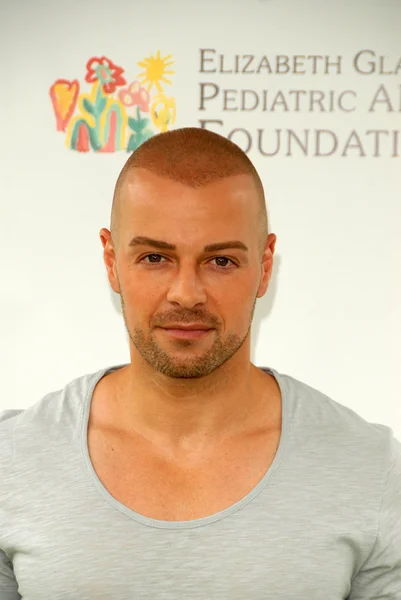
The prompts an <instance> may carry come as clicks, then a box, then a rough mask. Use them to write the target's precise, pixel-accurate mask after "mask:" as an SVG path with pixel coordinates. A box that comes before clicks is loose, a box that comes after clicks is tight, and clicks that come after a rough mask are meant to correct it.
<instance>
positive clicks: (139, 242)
mask: <svg viewBox="0 0 401 600" xmlns="http://www.w3.org/2000/svg"><path fill="white" fill-rule="evenodd" d="M128 246H129V247H130V248H132V247H134V246H153V247H154V248H160V249H162V250H177V246H175V245H174V244H169V243H168V242H164V241H162V240H152V239H151V238H148V237H145V236H143V235H137V236H135V237H134V238H132V240H131V241H130V243H129V244H128ZM227 248H237V249H238V250H245V252H248V247H247V246H245V244H244V243H243V242H240V241H238V240H233V241H230V242H218V243H216V244H208V245H207V246H205V247H204V248H203V251H204V252H216V251H217V250H226V249H227Z"/></svg>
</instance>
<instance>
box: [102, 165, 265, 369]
mask: <svg viewBox="0 0 401 600" xmlns="http://www.w3.org/2000/svg"><path fill="white" fill-rule="evenodd" d="M121 194H122V196H121V212H120V218H119V235H118V247H117V248H116V249H115V259H114V266H112V267H110V262H109V266H108V270H109V279H110V283H111V285H112V287H113V289H114V291H116V292H117V293H120V295H121V304H122V310H123V315H124V321H125V325H126V328H127V331H128V333H129V337H130V340H131V343H132V344H133V347H134V348H132V347H131V352H132V351H134V352H135V349H136V351H138V352H139V353H140V354H141V355H142V357H143V358H144V359H145V360H146V361H147V362H148V363H149V364H150V365H151V366H152V367H153V368H154V369H155V370H157V371H158V372H160V373H163V374H165V375H167V376H169V377H173V378H191V377H202V376H205V375H208V374H209V373H211V372H212V371H214V370H215V369H216V368H218V367H219V366H220V365H222V364H223V363H224V362H226V361H227V360H228V359H230V358H231V357H232V356H233V355H234V354H235V353H236V352H237V350H239V348H240V347H241V346H242V344H243V342H244V341H245V340H246V338H247V337H248V334H249V331H250V326H251V322H252V317H253V313H254V309H255V304H256V298H257V297H259V296H262V295H264V293H265V291H266V289H267V284H268V279H269V277H270V272H271V266H272V265H271V263H272V254H273V252H274V243H275V236H274V235H270V236H269V239H270V246H269V247H268V248H267V253H266V252H265V254H266V256H265V258H264V261H265V262H264V266H265V271H269V273H265V272H264V270H263V268H262V264H261V262H260V256H259V254H258V252H259V249H258V233H257V231H258V229H257V213H258V202H257V190H256V188H255V186H254V183H253V180H252V178H251V177H250V176H249V175H237V176H233V177H229V178H225V179H222V180H220V181H217V182H214V183H211V184H208V185H206V186H204V187H199V188H196V189H193V188H190V187H187V186H185V185H183V184H180V183H178V182H176V181H172V180H168V179H164V178H160V177H158V176H157V175H154V174H153V173H151V172H149V171H146V170H144V169H135V170H134V171H133V173H132V174H130V175H129V176H128V178H127V181H126V183H125V185H124V187H123V189H122V190H121ZM105 231H107V230H102V232H105ZM136 236H146V237H147V238H151V239H153V240H160V241H164V242H168V243H169V244H173V245H175V246H176V250H171V249H165V248H163V249H161V248H158V247H155V246H152V245H145V244H143V245H142V244H141V245H137V244H133V243H131V245H130V242H131V241H132V240H133V238H135V237H136ZM273 238H274V239H273ZM109 240H110V237H109ZM230 241H240V242H242V243H243V244H244V245H245V246H247V248H248V251H245V250H241V249H237V248H226V249H221V250H217V251H216V250H214V251H206V252H205V250H204V247H205V246H207V245H210V244H214V243H220V242H230ZM268 241H269V240H268ZM102 242H103V245H104V246H105V260H106V252H108V249H110V248H111V245H110V242H107V243H106V239H105V238H102ZM109 261H110V259H109ZM113 274H114V275H113ZM262 279H263V281H262V282H261V280H262ZM179 323H181V324H191V323H202V324H204V325H205V326H207V327H210V330H209V331H207V332H206V333H204V334H202V335H201V337H198V338H182V337H178V336H175V335H173V334H172V333H171V332H168V331H167V330H166V329H165V328H169V327H171V325H177V324H179Z"/></svg>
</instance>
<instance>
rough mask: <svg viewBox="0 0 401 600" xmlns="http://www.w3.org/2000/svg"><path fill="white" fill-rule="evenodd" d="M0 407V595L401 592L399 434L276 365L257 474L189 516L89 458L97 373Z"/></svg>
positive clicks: (221, 596)
mask: <svg viewBox="0 0 401 600" xmlns="http://www.w3.org/2000/svg"><path fill="white" fill-rule="evenodd" d="M122 366H124V365H117V366H114V367H109V368H106V369H102V370H100V371H98V372H97V373H92V374H88V375H84V376H82V377H78V378H77V379H75V380H74V381H71V382H70V383H68V384H67V385H66V386H65V387H64V389H62V390H59V391H56V392H52V393H50V394H48V395H46V396H45V397H43V398H42V399H40V400H39V401H38V402H37V403H36V404H34V405H32V406H30V407H29V408H26V409H14V410H13V409H10V410H5V411H3V412H2V413H0V481H1V487H0V600H17V599H19V598H21V597H22V598H24V599H25V600H50V599H51V600H67V599H68V600H114V599H115V600H117V599H118V600H145V599H146V600H344V599H345V598H348V599H350V600H379V599H380V600H384V599H385V600H400V599H401V443H400V442H399V441H398V440H397V439H396V438H395V437H394V433H393V430H392V429H391V428H390V427H387V426H385V425H380V424H374V423H369V422H367V421H365V420H364V419H363V418H362V417H361V416H359V415H358V414H357V413H355V412H354V411H352V410H351V409H349V408H347V407H345V406H343V405H341V404H339V403H338V402H336V401H334V400H332V399H330V398H329V397H327V396H326V395H324V394H322V393H321V392H319V391H317V390H315V389H313V388H311V387H309V386H308V385H306V384H304V383H302V382H300V381H298V380H296V379H294V378H293V377H290V376H288V375H284V374H280V373H278V372H277V371H276V370H274V369H270V368H267V367H261V368H262V369H263V370H264V371H266V372H267V373H270V374H271V375H273V376H274V377H275V378H276V380H277V382H278V384H279V386H280V389H281V393H282V400H283V424H282V435H281V440H280V445H279V448H278V451H277V453H276V456H275V458H274V461H273V463H272V465H271V466H270V468H269V469H268V471H267V472H266V474H265V475H264V477H263V478H262V479H261V481H260V482H259V483H258V485H257V486H256V487H255V488H254V489H253V490H252V491H251V492H250V493H249V494H248V495H247V496H245V497H244V498H243V499H242V500H240V501H239V502H237V503H236V504H234V505H233V506H231V507H229V508H227V509H226V510H223V511H221V512H219V513H216V514H213V515H210V516H208V517H205V518H202V519H196V520H193V521H161V520H156V519H151V518H147V517H145V516H142V515H140V514H138V513H136V512H134V511H132V510H130V509H129V508H126V507H125V506H124V505H123V504H121V503H120V502H118V501H117V500H115V499H114V498H113V497H112V496H111V494H110V493H109V492H108V491H107V490H106V488H105V487H104V486H103V485H102V483H101V482H100V480H99V478H98V477H97V475H96V473H95V471H94V469H93V466H92V464H91V462H90V458H89V453H88V446H87V437H86V435H87V423H88V415H89V407H90V401H91V397H92V392H93V389H94V387H95V384H96V383H97V382H98V381H99V379H100V378H101V377H102V376H103V375H105V374H106V373H107V372H110V371H114V370H116V369H118V368H120V367H122Z"/></svg>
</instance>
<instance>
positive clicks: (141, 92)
mask: <svg viewBox="0 0 401 600" xmlns="http://www.w3.org/2000/svg"><path fill="white" fill-rule="evenodd" d="M118 97H119V99H120V100H121V102H122V103H123V104H125V106H139V109H140V110H141V111H142V112H149V101H150V96H149V92H148V91H147V90H145V88H144V87H141V85H140V83H139V82H138V81H134V82H133V83H131V84H130V85H129V86H128V87H126V88H123V89H121V90H120V91H119V92H118Z"/></svg>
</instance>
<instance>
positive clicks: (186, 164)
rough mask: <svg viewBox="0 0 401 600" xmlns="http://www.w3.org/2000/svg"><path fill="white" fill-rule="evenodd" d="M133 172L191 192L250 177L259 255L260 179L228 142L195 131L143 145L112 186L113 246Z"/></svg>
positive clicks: (262, 227) (263, 223) (262, 236)
mask: <svg viewBox="0 0 401 600" xmlns="http://www.w3.org/2000/svg"><path fill="white" fill-rule="evenodd" d="M135 168H142V169H147V170H148V171H151V172H152V173H154V174H155V175H158V176H159V177H165V178H166V179H171V180H175V181H178V182H180V183H182V184H184V185H187V186H189V187H192V188H196V187H200V186H205V185H207V184H208V183H212V182H214V181H217V180H219V179H223V178H224V177H230V176H232V175H243V174H249V175H250V176H251V177H252V179H253V181H254V183H255V188H256V190H257V193H258V200H259V211H258V223H257V232H258V236H259V240H258V244H259V249H260V255H262V253H263V249H264V245H265V243H266V239H267V236H268V230H267V229H268V224H267V213H266V204H265V196H264V191H263V185H262V182H261V180H260V177H259V175H258V173H257V171H256V169H255V167H254V166H253V164H252V162H251V161H250V160H249V158H248V157H247V155H246V154H245V152H243V151H242V150H241V148H239V146H237V145H236V144H234V143H233V142H231V141H230V140H228V139H227V138H225V137H223V136H221V135H219V134H217V133H214V132H212V131H208V130H207V129H200V128H196V127H185V128H182V129H175V130H172V131H168V132H165V133H160V134H158V135H155V136H153V137H151V138H150V139H148V140H147V141H146V142H144V143H143V144H142V145H141V146H139V148H138V149H137V150H135V152H134V153H133V154H131V156H130V157H129V158H128V160H127V162H126V163H125V165H124V167H123V169H122V171H121V173H120V175H119V177H118V179H117V183H116V186H115V190H114V196H113V205H112V211H111V222H110V231H111V236H112V239H113V242H114V244H116V243H117V241H118V231H119V223H120V215H121V202H122V200H123V196H124V194H123V193H122V192H123V190H124V185H125V183H126V180H127V176H128V175H131V174H132V173H133V171H134V169H135Z"/></svg>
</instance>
